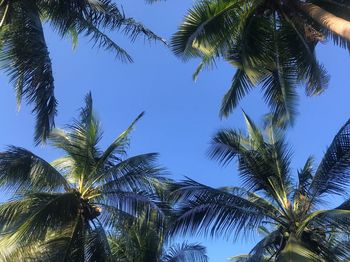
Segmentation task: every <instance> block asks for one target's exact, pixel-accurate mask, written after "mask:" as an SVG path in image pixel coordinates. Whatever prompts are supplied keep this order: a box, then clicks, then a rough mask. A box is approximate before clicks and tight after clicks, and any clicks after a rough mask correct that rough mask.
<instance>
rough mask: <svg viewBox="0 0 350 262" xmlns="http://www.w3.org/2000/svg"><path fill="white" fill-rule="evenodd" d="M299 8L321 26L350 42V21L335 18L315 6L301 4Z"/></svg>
mask: <svg viewBox="0 0 350 262" xmlns="http://www.w3.org/2000/svg"><path fill="white" fill-rule="evenodd" d="M299 6H300V8H301V10H303V11H304V12H305V13H306V14H307V15H309V16H310V17H311V18H312V19H313V20H315V21H316V22H318V23H319V24H320V25H322V26H323V27H325V28H327V29H328V30H330V31H332V32H333V33H335V34H337V35H339V36H341V37H342V38H344V39H346V40H348V41H350V21H348V20H345V19H343V18H341V17H338V16H335V15H333V14H332V13H330V12H328V11H326V10H324V9H322V8H321V7H319V6H317V5H315V4H310V3H307V4H305V3H300V5H299Z"/></svg>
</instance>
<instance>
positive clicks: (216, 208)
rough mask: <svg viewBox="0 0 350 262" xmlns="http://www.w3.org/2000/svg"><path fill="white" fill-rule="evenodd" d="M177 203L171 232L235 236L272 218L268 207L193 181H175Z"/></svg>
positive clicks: (174, 193) (174, 195)
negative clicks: (265, 207) (178, 201)
mask: <svg viewBox="0 0 350 262" xmlns="http://www.w3.org/2000/svg"><path fill="white" fill-rule="evenodd" d="M172 194H173V197H175V198H176V199H178V200H181V202H180V203H179V204H178V210H177V212H176V219H175V221H174V222H173V224H172V226H171V229H170V232H171V233H172V234H174V233H179V234H192V235H194V234H210V236H221V237H223V236H224V237H228V238H229V237H233V238H237V237H238V234H239V232H241V231H243V232H245V233H248V232H250V231H251V230H252V229H254V228H257V227H258V226H259V225H260V224H261V222H262V221H263V220H268V219H271V217H270V215H271V213H270V212H269V210H264V209H263V207H261V206H259V205H258V204H257V203H254V202H252V201H250V200H249V199H246V198H244V197H242V196H240V195H238V194H229V193H226V192H224V191H221V190H218V189H213V188H210V187H208V186H204V185H202V184H200V183H197V182H195V181H193V180H186V181H184V182H182V183H178V184H177V185H176V186H175V188H174V190H173V193H172Z"/></svg>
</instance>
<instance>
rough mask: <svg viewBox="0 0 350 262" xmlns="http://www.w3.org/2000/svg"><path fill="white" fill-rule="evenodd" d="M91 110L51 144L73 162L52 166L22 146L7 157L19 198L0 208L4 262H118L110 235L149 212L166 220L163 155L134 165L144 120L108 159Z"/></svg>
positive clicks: (6, 172) (3, 166)
mask: <svg viewBox="0 0 350 262" xmlns="http://www.w3.org/2000/svg"><path fill="white" fill-rule="evenodd" d="M85 103H86V104H85V107H84V108H82V109H81V111H80V117H79V118H78V119H76V120H75V121H74V122H73V124H72V125H69V126H68V129H67V130H66V131H65V130H61V129H56V130H54V131H53V133H52V134H51V135H50V137H49V141H50V142H51V144H52V145H53V146H54V147H56V148H58V149H60V150H62V151H63V152H65V156H63V157H61V158H58V159H56V160H55V161H53V162H52V163H48V162H46V161H45V160H44V159H42V158H40V157H39V156H37V155H35V154H33V153H32V152H30V151H28V150H26V149H23V148H19V147H14V146H11V147H9V149H8V150H7V151H5V152H3V153H1V154H0V184H1V186H2V187H3V188H7V189H8V190H10V192H12V193H13V197H12V199H10V201H8V202H5V203H3V204H1V205H0V232H1V239H0V246H1V252H0V254H1V256H2V258H1V261H7V259H9V261H14V259H15V260H16V261H23V256H29V257H33V256H34V257H35V259H34V260H35V261H110V259H111V253H110V249H109V245H108V242H107V237H106V232H105V230H108V229H109V228H111V227H112V225H118V224H119V225H121V223H122V222H121V221H123V219H130V217H132V216H137V215H138V214H139V213H141V212H144V210H148V209H152V210H153V209H154V210H157V212H156V211H154V212H155V213H156V214H157V215H159V216H161V215H162V211H161V207H162V204H161V202H160V201H159V198H157V196H156V190H155V188H156V186H157V187H159V186H160V185H161V184H162V183H163V182H164V181H165V180H164V179H163V178H162V177H161V176H160V174H161V173H162V172H163V170H162V168H159V167H157V166H156V165H155V160H156V158H157V154H155V153H149V154H142V155H136V156H133V157H129V158H127V157H126V149H127V147H128V144H129V138H128V137H129V134H130V132H131V131H132V129H133V127H134V125H135V123H136V122H137V121H138V120H139V119H140V118H141V117H142V115H143V113H142V114H140V115H139V116H138V117H137V118H136V119H135V120H134V121H133V122H132V124H131V125H130V126H129V127H128V128H127V129H126V130H125V131H124V132H123V133H122V134H121V135H119V136H118V137H117V138H116V139H115V140H114V141H113V142H112V143H111V144H110V146H108V147H107V148H106V149H105V150H104V151H102V150H101V149H100V148H99V147H98V143H99V141H100V140H101V138H102V131H101V126H100V122H99V121H98V119H97V118H96V117H95V116H94V114H93V104H92V98H91V94H88V95H87V96H86V99H85ZM11 259H12V260H11Z"/></svg>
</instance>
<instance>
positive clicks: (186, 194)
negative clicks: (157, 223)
mask: <svg viewBox="0 0 350 262" xmlns="http://www.w3.org/2000/svg"><path fill="white" fill-rule="evenodd" d="M245 118H246V123H247V130H248V134H244V133H243V132H240V131H237V130H232V129H225V130H221V131H219V132H218V133H217V134H216V135H215V136H214V138H213V140H212V145H211V148H210V156H211V157H212V158H213V159H216V160H218V161H219V162H220V163H222V164H223V165H227V164H229V163H230V162H231V161H232V160H234V159H237V162H238V170H239V175H240V178H241V179H242V182H243V183H242V186H241V187H225V188H218V189H215V188H211V187H209V186H206V185H202V184H200V183H197V182H195V181H193V180H186V181H183V182H182V183H181V184H178V185H176V186H175V188H174V193H173V194H174V196H175V197H176V198H177V199H180V200H182V201H183V202H182V204H181V205H180V207H179V209H178V211H177V219H176V221H175V222H174V226H173V228H172V232H173V233H180V234H188V233H189V234H192V235H193V234H198V233H202V234H206V235H210V236H212V237H227V238H233V239H237V237H238V236H239V235H241V234H243V235H245V236H246V235H248V234H251V233H252V232H254V231H256V230H257V229H261V228H263V229H264V228H265V232H266V236H265V237H263V239H262V240H261V241H259V242H258V243H257V244H256V246H255V247H254V248H253V249H252V250H251V252H250V253H249V255H247V256H245V257H242V256H240V257H239V258H238V259H237V261H263V260H264V259H265V258H266V260H267V261H271V260H276V261H344V258H345V257H346V256H348V255H349V251H350V250H349V249H350V246H349V242H348V237H349V234H348V232H349V225H350V224H349V219H350V209H349V200H346V201H345V202H343V203H342V204H340V205H339V206H337V207H335V208H332V209H327V208H323V206H324V205H323V204H324V203H325V200H327V198H328V197H330V196H332V195H340V196H344V197H347V190H348V188H349V185H350V178H349V176H350V173H349V171H350V120H349V121H348V122H347V123H346V124H345V125H344V126H343V127H342V128H341V129H340V131H339V132H338V134H337V135H336V136H335V138H334V140H333V142H332V143H331V145H330V146H329V148H328V150H327V151H326V153H325V155H324V157H323V159H322V160H321V162H320V164H319V165H318V167H317V168H316V169H314V168H313V166H314V162H313V159H312V157H310V158H309V159H307V161H306V163H305V165H304V167H303V168H302V169H300V170H299V171H298V173H297V177H296V180H295V179H293V176H292V174H291V166H290V164H291V156H292V154H291V150H290V149H289V147H288V146H287V144H286V142H285V139H284V137H283V134H282V133H281V132H278V130H276V128H273V127H270V128H269V129H268V130H267V132H266V135H265V134H264V133H263V132H262V131H261V130H259V129H258V128H257V127H256V125H255V124H254V123H253V122H252V121H251V119H250V118H249V117H248V116H245Z"/></svg>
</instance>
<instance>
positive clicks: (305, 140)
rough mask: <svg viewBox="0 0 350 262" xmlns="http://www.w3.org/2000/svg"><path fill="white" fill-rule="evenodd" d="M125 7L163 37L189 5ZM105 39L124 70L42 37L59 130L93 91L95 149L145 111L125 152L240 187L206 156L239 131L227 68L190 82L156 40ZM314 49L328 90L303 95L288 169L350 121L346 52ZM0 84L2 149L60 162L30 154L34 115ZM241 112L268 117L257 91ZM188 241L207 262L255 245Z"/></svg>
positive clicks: (177, 172)
mask: <svg viewBox="0 0 350 262" xmlns="http://www.w3.org/2000/svg"><path fill="white" fill-rule="evenodd" d="M122 3H123V6H124V8H125V12H126V14H128V15H130V16H134V17H135V18H137V19H138V20H141V21H143V22H144V23H145V24H146V25H147V26H148V27H150V28H152V29H153V30H154V31H155V32H156V33H158V34H159V35H161V36H163V37H164V38H166V39H169V38H170V36H171V34H172V33H173V32H175V30H176V28H177V25H178V24H179V23H180V22H181V20H182V17H183V16H184V14H185V13H186V10H187V9H188V8H189V7H190V6H191V5H192V3H193V2H192V1H181V3H180V2H179V1H174V0H168V1H167V2H162V3H159V4H154V5H145V4H144V3H143V1H141V0H138V1H128V2H127V1H125V0H124V1H122ZM112 35H113V39H115V40H116V41H117V42H119V43H120V44H121V45H123V46H124V47H125V48H126V49H127V50H129V51H130V53H131V54H132V55H133V58H134V60H135V63H134V64H123V63H121V62H119V61H117V60H115V59H114V57H113V54H112V53H108V52H105V51H103V50H98V49H91V44H90V43H88V41H86V39H80V41H79V44H78V47H77V49H76V50H75V51H73V50H72V48H71V43H70V41H69V40H68V39H63V40H62V39H60V38H57V37H56V35H55V34H53V33H52V32H51V31H50V30H49V29H48V30H47V35H46V38H47V42H48V45H49V50H50V53H51V58H52V60H53V67H54V75H55V83H56V96H57V98H58V100H59V107H58V115H57V119H56V125H57V126H58V127H63V125H64V124H67V123H69V122H70V120H72V118H73V117H75V116H76V115H77V110H78V109H79V108H80V107H81V106H82V105H83V99H84V96H85V94H86V93H87V92H88V91H90V90H91V91H92V94H93V98H94V103H95V110H96V111H97V113H98V115H99V117H100V119H101V122H102V125H103V129H104V138H103V140H102V145H107V144H108V143H109V142H111V141H112V140H113V139H114V138H115V136H116V135H118V134H119V133H120V132H121V131H123V129H124V128H126V127H127V125H128V124H129V123H130V122H131V121H132V120H133V119H134V118H135V117H136V116H137V115H138V114H139V113H140V112H141V111H146V115H145V117H144V118H143V119H142V120H141V121H140V122H139V123H138V125H137V128H136V130H135V131H134V133H133V135H132V140H131V148H130V155H133V154H138V153H146V152H159V153H160V154H161V156H160V160H159V162H160V164H161V165H163V166H165V167H167V169H168V170H169V171H170V172H171V174H172V176H173V177H174V178H176V179H181V178H183V177H184V176H189V177H191V178H193V179H195V180H197V181H200V182H202V183H206V184H208V185H211V186H214V187H218V186H224V185H225V186H226V185H239V180H238V176H237V171H236V167H235V165H234V164H232V165H229V166H228V167H225V168H222V167H220V166H219V165H218V164H217V163H216V162H214V161H211V160H209V159H208V158H207V156H206V150H207V149H208V144H209V141H210V137H211V136H212V135H213V134H214V133H215V131H216V130H218V129H219V128H221V127H232V128H243V127H244V122H243V119H242V114H241V112H240V110H239V109H238V110H236V112H235V113H234V114H233V115H232V116H231V117H230V118H228V119H226V120H223V121H221V120H220V119H219V117H218V110H219V105H220V102H221V98H222V96H223V94H224V93H225V91H226V89H227V88H228V86H229V84H230V80H231V78H232V75H233V73H234V69H233V68H232V67H230V66H229V65H227V64H225V63H224V62H220V63H218V68H217V69H214V70H211V71H205V72H203V73H202V74H201V75H200V77H199V79H198V81H197V82H196V83H195V82H193V81H192V73H193V71H194V70H195V68H196V65H197V63H198V61H190V62H188V63H183V62H182V61H180V60H179V59H178V58H176V57H175V56H174V55H173V54H172V53H171V52H170V51H169V50H168V49H167V48H166V47H165V46H164V45H162V44H161V43H151V44H149V43H148V42H144V41H143V40H139V41H137V42H136V43H135V44H130V43H129V42H128V41H126V40H125V38H123V37H121V36H120V35H118V34H115V33H112ZM317 51H318V55H319V58H320V60H321V61H322V62H323V63H324V64H325V66H326V68H327V70H328V72H329V73H330V75H331V82H330V85H329V89H328V90H327V91H326V92H325V93H324V94H323V95H321V96H319V97H313V98H307V97H305V96H304V92H303V89H302V88H300V95H301V99H300V101H299V112H300V114H299V116H298V118H297V121H296V124H295V126H294V127H293V128H292V129H290V130H289V131H288V135H287V137H288V141H289V142H290V145H291V147H292V149H293V152H294V159H293V170H294V171H296V170H297V169H298V168H301V167H302V165H303V164H304V162H305V161H306V159H307V157H308V156H309V155H314V156H315V157H316V160H319V159H320V157H321V156H322V153H323V152H324V151H325V150H326V148H327V145H329V144H330V143H331V140H332V138H333V136H334V135H335V134H336V132H337V131H338V129H339V128H340V127H341V126H342V124H343V123H345V121H346V120H347V119H348V118H349V117H350V106H349V97H350V90H349V88H350V86H349V80H348V75H347V74H348V73H349V68H350V61H349V55H348V53H347V51H345V50H343V49H340V48H336V47H333V46H332V45H331V43H326V44H321V45H319V48H318V50H317ZM0 84H1V89H0V101H1V103H0V112H1V114H0V120H1V123H3V124H2V127H1V129H0V149H4V148H5V146H6V145H11V144H13V145H16V146H21V147H25V148H27V149H30V150H32V151H34V152H35V153H37V154H39V155H40V156H42V157H44V158H45V159H47V160H53V159H54V158H55V157H57V156H59V155H60V153H61V152H57V151H53V150H52V149H51V148H50V147H48V146H39V147H34V143H33V129H34V127H33V126H34V118H33V117H32V116H31V115H30V108H28V107H26V106H25V105H23V106H22V109H21V111H20V112H17V111H16V105H15V96H14V93H13V90H12V87H11V86H10V85H9V84H8V83H7V78H6V77H5V76H4V75H3V74H2V77H1V78H0ZM240 106H241V107H242V108H243V109H244V110H245V111H246V112H247V113H248V114H249V115H250V116H251V117H252V118H253V119H254V120H255V121H257V122H259V121H260V120H261V116H262V115H263V114H264V113H266V112H267V110H266V107H265V106H264V104H263V103H262V99H261V96H260V93H259V90H256V91H254V92H253V93H252V95H250V96H249V97H247V98H246V99H244V100H243V101H242V103H241V105H240ZM329 204H330V206H331V204H332V203H329ZM333 204H334V203H333ZM190 240H193V239H189V241H190ZM255 240H256V239H255ZM195 241H201V242H202V243H203V244H205V245H206V246H207V248H208V253H209V256H210V259H211V261H225V260H226V258H227V257H228V256H231V255H236V254H240V253H244V252H247V251H248V250H249V247H251V246H252V244H253V243H254V238H251V239H244V240H242V241H241V240H239V241H238V242H236V243H233V242H232V241H225V240H222V239H214V240H210V239H202V238H196V239H195Z"/></svg>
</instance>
